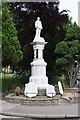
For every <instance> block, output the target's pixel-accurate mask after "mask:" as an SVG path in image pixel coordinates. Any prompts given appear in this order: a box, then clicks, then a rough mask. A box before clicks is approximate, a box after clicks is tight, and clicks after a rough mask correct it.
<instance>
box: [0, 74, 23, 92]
mask: <svg viewBox="0 0 80 120" xmlns="http://www.w3.org/2000/svg"><path fill="white" fill-rule="evenodd" d="M24 84H25V80H24V79H23V78H19V76H16V75H14V74H0V92H1V91H2V92H6V93H9V92H12V91H14V89H15V88H16V87H17V86H19V87H22V86H24Z"/></svg>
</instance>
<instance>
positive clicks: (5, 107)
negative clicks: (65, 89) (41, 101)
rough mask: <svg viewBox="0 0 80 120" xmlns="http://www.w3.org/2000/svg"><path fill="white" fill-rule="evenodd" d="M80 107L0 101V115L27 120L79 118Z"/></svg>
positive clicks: (76, 105)
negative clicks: (32, 119) (36, 119)
mask: <svg viewBox="0 0 80 120" xmlns="http://www.w3.org/2000/svg"><path fill="white" fill-rule="evenodd" d="M78 106H79V104H60V105H58V106H57V105H55V106H26V105H20V104H12V103H8V102H6V101H2V100H0V114H3V115H8V116H13V117H14V116H15V117H25V118H65V117H66V118H69V117H70V118H73V117H74V118H77V117H80V116H79V111H78ZM1 108H2V109H1Z"/></svg>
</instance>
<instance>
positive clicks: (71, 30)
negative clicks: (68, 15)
mask: <svg viewBox="0 0 80 120" xmlns="http://www.w3.org/2000/svg"><path fill="white" fill-rule="evenodd" d="M66 27H67V29H66V30H67V33H66V36H65V40H66V41H67V40H68V41H69V40H70V41H71V40H74V39H79V38H80V27H79V26H78V25H77V24H76V23H72V21H71V19H70V20H69V21H68V24H67V26H66Z"/></svg>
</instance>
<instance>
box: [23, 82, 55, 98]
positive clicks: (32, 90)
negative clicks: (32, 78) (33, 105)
mask: <svg viewBox="0 0 80 120" xmlns="http://www.w3.org/2000/svg"><path fill="white" fill-rule="evenodd" d="M43 89H45V91H46V93H45V95H46V96H48V97H53V96H55V95H56V92H55V88H54V86H52V85H49V84H36V83H34V82H29V83H28V84H25V91H24V94H25V96H27V97H30V98H32V97H35V96H37V95H39V91H41V90H43Z"/></svg>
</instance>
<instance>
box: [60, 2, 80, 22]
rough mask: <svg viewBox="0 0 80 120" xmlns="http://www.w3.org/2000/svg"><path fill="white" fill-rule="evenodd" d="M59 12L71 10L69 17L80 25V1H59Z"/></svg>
mask: <svg viewBox="0 0 80 120" xmlns="http://www.w3.org/2000/svg"><path fill="white" fill-rule="evenodd" d="M59 1H60V5H59V11H62V10H64V9H66V10H70V11H71V12H68V14H69V16H71V17H72V22H75V21H76V23H77V24H78V2H79V1H80V0H59Z"/></svg>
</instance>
